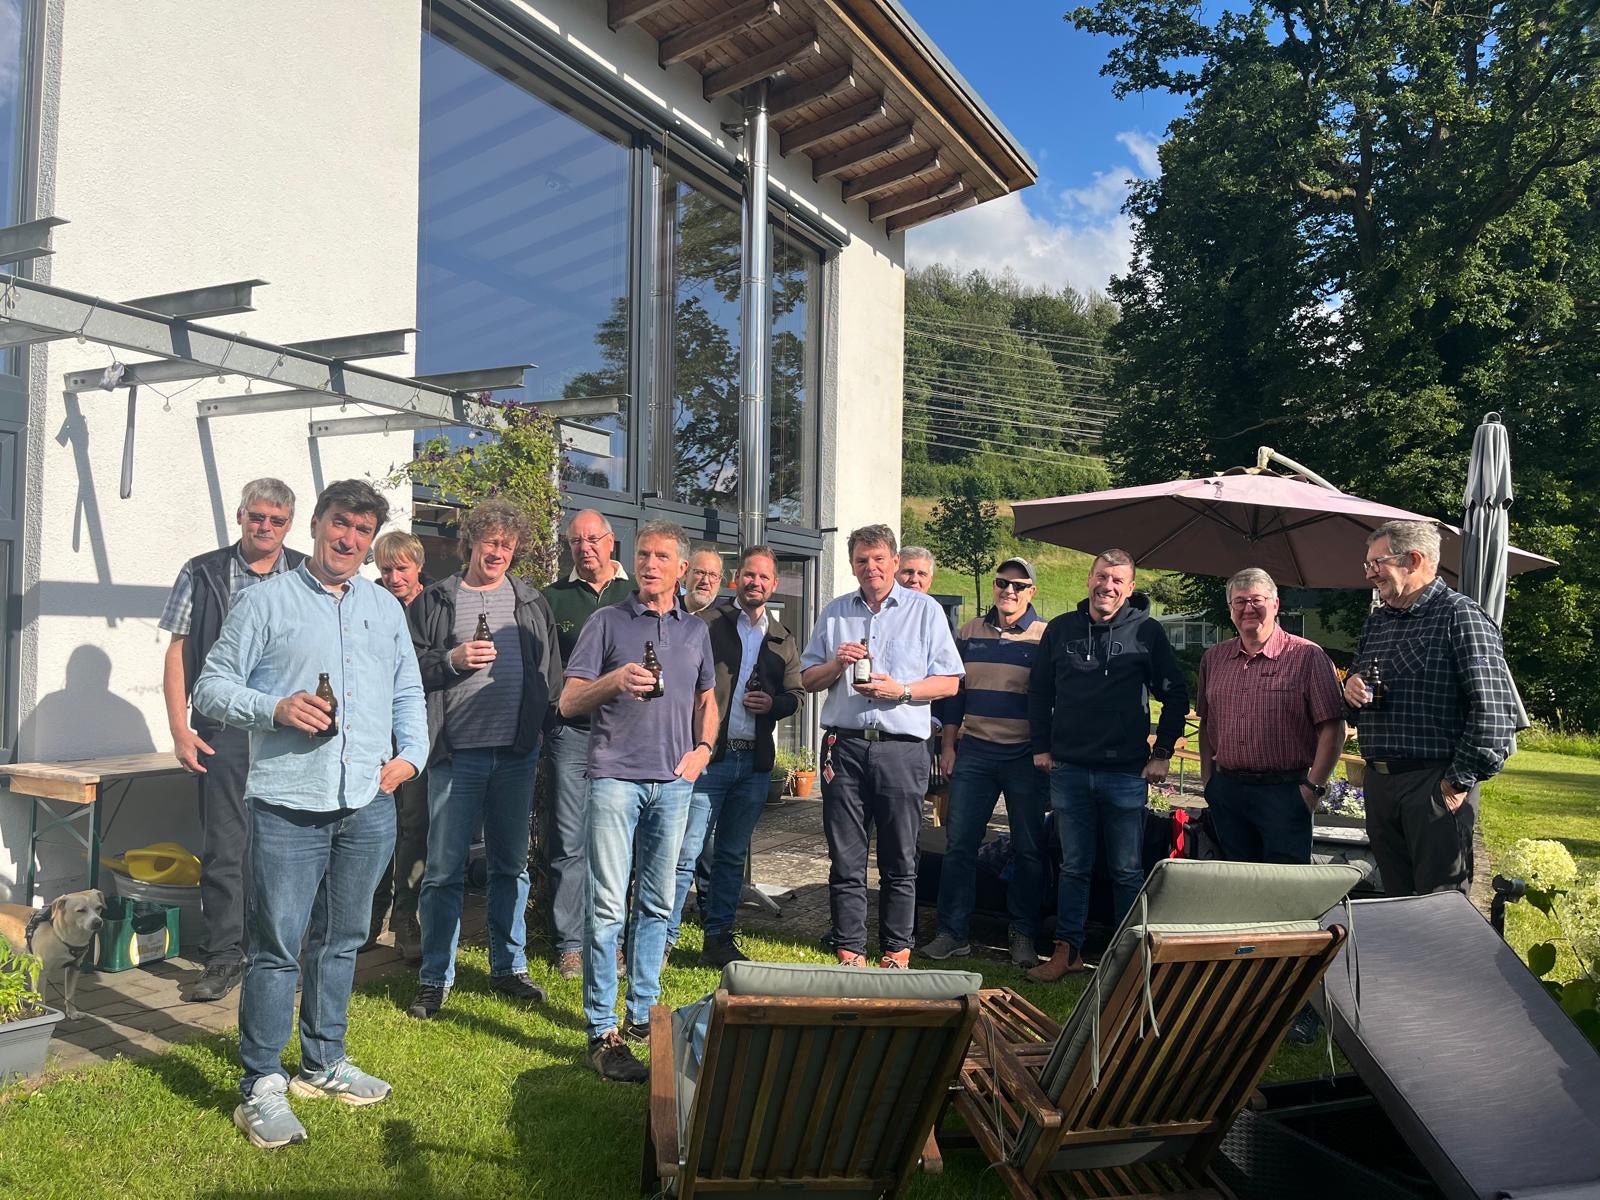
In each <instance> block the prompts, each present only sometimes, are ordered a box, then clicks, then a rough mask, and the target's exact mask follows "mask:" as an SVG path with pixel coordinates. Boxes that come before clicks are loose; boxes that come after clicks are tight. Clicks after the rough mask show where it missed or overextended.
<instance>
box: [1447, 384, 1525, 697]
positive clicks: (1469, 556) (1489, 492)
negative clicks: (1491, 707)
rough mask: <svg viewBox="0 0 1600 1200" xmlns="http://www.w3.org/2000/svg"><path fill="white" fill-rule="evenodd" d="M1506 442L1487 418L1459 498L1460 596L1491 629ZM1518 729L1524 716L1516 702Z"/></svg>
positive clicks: (1493, 417) (1502, 591) (1506, 536)
mask: <svg viewBox="0 0 1600 1200" xmlns="http://www.w3.org/2000/svg"><path fill="white" fill-rule="evenodd" d="M1511 498H1512V494H1511V440H1510V438H1509V437H1507V435H1506V427H1505V426H1504V425H1503V424H1502V423H1501V421H1500V414H1499V413H1494V412H1492V413H1489V414H1488V415H1487V416H1486V417H1484V418H1483V424H1482V425H1479V426H1478V432H1477V434H1476V435H1474V437H1473V439H1472V461H1471V462H1470V463H1469V464H1468V466H1467V491H1466V495H1465V496H1463V497H1462V502H1463V505H1464V506H1465V510H1466V511H1465V515H1464V516H1463V517H1462V518H1461V591H1462V592H1463V593H1465V594H1466V595H1468V596H1471V597H1472V598H1473V599H1474V600H1476V601H1477V602H1478V603H1479V605H1481V606H1482V608H1483V611H1484V612H1486V613H1488V614H1489V617H1490V619H1491V620H1493V621H1494V623H1495V624H1496V625H1502V626H1503V625H1504V624H1505V615H1506V547H1507V546H1508V545H1509V543H1510V528H1509V525H1510V517H1509V511H1510V508H1511ZM1517 727H1518V728H1519V729H1526V728H1527V727H1528V714H1527V711H1526V710H1525V709H1524V708H1523V707H1522V697H1521V696H1518V697H1517Z"/></svg>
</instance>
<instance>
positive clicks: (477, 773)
mask: <svg viewBox="0 0 1600 1200" xmlns="http://www.w3.org/2000/svg"><path fill="white" fill-rule="evenodd" d="M538 761H539V756H538V755H537V754H536V753H528V754H517V753H515V752H514V751H512V750H510V749H505V748H501V749H495V750H456V751H454V752H453V753H452V754H451V756H450V757H449V758H447V759H445V760H444V761H443V762H441V763H438V764H437V765H435V766H432V767H430V768H429V769H428V861H427V868H426V869H425V870H424V872H423V875H422V893H421V895H420V896H419V897H418V900H417V915H418V916H419V917H420V918H421V921H422V970H421V971H420V972H419V973H418V977H419V978H420V979H421V981H422V983H423V984H425V985H431V986H433V987H449V986H450V985H451V984H452V983H454V982H455V977H456V939H457V938H459V937H460V935H461V881H462V876H463V874H464V873H465V871H466V866H467V853H468V851H469V850H470V849H471V846H472V835H473V833H474V832H475V831H476V829H477V826H478V822H479V820H482V822H483V850H484V857H485V865H486V866H487V867H488V869H489V896H488V918H489V974H490V975H491V976H501V975H520V974H522V973H524V972H525V971H527V969H528V959H527V956H526V954H525V953H524V952H523V942H524V939H525V938H526V934H527V916H526V910H527V907H528V819H529V817H530V816H531V815H532V813H533V774H534V768H535V767H536V766H537V765H538Z"/></svg>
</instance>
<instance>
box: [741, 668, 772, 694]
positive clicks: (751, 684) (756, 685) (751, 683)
mask: <svg viewBox="0 0 1600 1200" xmlns="http://www.w3.org/2000/svg"><path fill="white" fill-rule="evenodd" d="M744 690H745V691H747V692H764V691H766V690H767V689H766V688H764V687H762V686H761V680H759V679H757V678H756V669H755V668H754V667H751V668H750V678H749V679H747V680H745V684H744Z"/></svg>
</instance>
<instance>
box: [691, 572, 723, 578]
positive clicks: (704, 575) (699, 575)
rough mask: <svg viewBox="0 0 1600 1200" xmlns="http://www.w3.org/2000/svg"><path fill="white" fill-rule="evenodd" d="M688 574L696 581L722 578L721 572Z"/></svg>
mask: <svg viewBox="0 0 1600 1200" xmlns="http://www.w3.org/2000/svg"><path fill="white" fill-rule="evenodd" d="M689 574H691V575H693V576H694V577H695V578H696V579H721V578H722V572H721V571H690V572H689Z"/></svg>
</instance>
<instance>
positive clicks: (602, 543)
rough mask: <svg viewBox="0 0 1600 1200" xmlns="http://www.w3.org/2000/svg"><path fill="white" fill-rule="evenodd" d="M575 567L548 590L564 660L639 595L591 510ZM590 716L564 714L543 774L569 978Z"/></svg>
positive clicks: (578, 903)
mask: <svg viewBox="0 0 1600 1200" xmlns="http://www.w3.org/2000/svg"><path fill="white" fill-rule="evenodd" d="M565 536H566V543H567V546H568V548H569V549H570V550H571V552H572V572H571V574H569V575H568V576H567V577H566V578H565V579H562V580H558V581H557V582H555V583H552V584H551V585H550V586H549V587H547V588H545V589H544V598H545V600H546V601H548V602H549V605H550V611H551V613H552V615H553V616H554V618H555V623H556V640H557V641H558V642H559V643H560V647H561V661H562V662H569V661H570V660H571V658H572V649H573V647H574V646H576V645H577V644H578V634H579V633H581V632H582V631H583V627H584V625H585V623H587V621H588V620H589V618H590V617H592V616H594V614H595V612H596V611H597V610H598V609H601V608H604V607H607V606H609V605H612V604H620V603H621V602H622V601H624V600H626V599H627V598H628V596H629V595H630V594H631V593H632V590H633V589H632V582H631V581H630V580H629V579H628V573H627V572H626V571H625V570H623V569H622V564H621V563H620V562H618V561H617V560H616V559H615V558H614V557H612V555H613V553H614V552H615V550H616V545H617V538H616V535H615V534H614V533H613V532H612V531H611V523H610V522H609V521H607V520H606V519H605V517H604V516H602V515H601V514H600V513H598V512H596V511H595V510H594V509H592V508H586V509H584V510H583V511H582V512H579V513H576V514H575V515H574V516H573V518H572V520H571V521H570V522H569V523H568V525H567V531H566V535H565ZM588 761H589V715H588V714H587V713H584V714H577V715H573V716H566V715H565V714H558V716H557V718H556V722H555V725H554V727H553V728H552V729H551V730H550V733H549V734H548V735H547V736H546V737H545V740H544V768H543V769H544V773H545V781H546V787H547V789H548V801H549V802H548V803H546V804H544V805H543V806H542V809H543V812H542V813H541V815H540V817H539V828H540V831H541V836H540V839H539V841H540V846H541V849H542V855H543V860H544V862H543V866H544V871H545V880H546V883H547V887H548V891H549V895H550V925H551V933H552V936H553V938H554V941H555V952H556V971H557V973H559V974H560V976H561V978H563V979H576V978H578V976H580V975H582V974H583V922H584V912H585V905H584V887H585V886H586V874H587V870H588V869H587V867H586V866H585V854H586V846H587V840H586V838H587V834H586V832H585V831H586V829H587V827H588V826H587V822H588V819H589V808H588V796H589V781H588V779H587V778H586V777H585V775H584V772H585V770H586V769H587V763H588Z"/></svg>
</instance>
